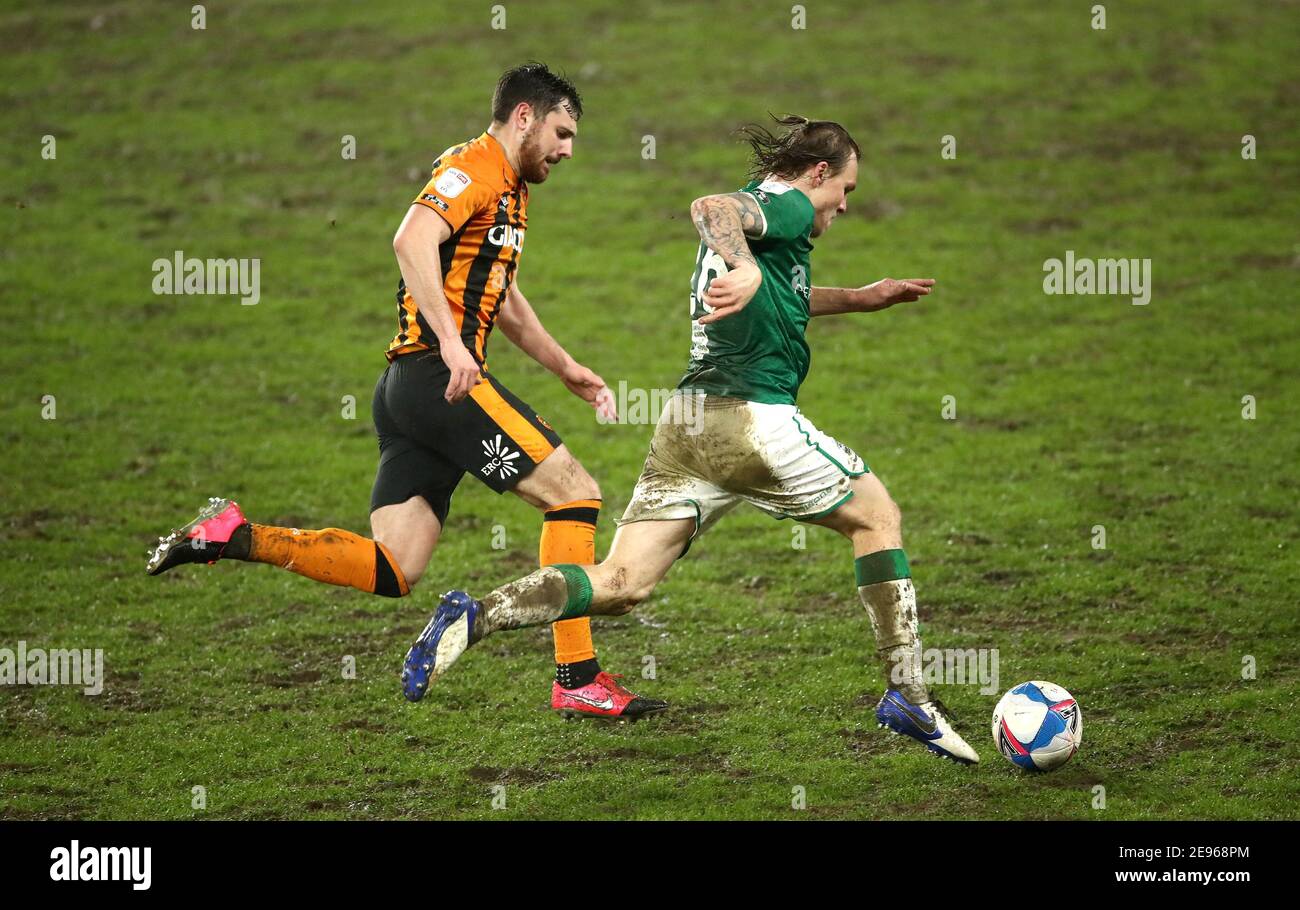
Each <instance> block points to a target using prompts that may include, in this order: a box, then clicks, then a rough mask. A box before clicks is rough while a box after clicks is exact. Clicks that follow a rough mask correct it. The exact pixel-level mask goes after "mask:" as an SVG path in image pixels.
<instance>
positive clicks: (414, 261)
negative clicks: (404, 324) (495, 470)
mask: <svg viewBox="0 0 1300 910" xmlns="http://www.w3.org/2000/svg"><path fill="white" fill-rule="evenodd" d="M450 236H451V226H450V225H448V224H447V222H445V221H443V220H442V218H441V217H439V216H438V215H437V214H436V213H435V212H434V211H433V210H432V209H429V208H428V207H426V206H423V205H412V206H411V207H410V208H409V209H407V212H406V217H405V218H403V219H402V224H401V226H400V227H398V229H397V234H396V235H394V237H393V252H394V253H396V254H397V265H398V267H399V268H401V270H402V280H403V281H405V282H406V289H407V290H408V291H410V292H411V297H413V298H414V299H415V305H416V306H417V307H419V308H420V315H421V316H423V317H424V321H425V322H427V323H429V327H430V328H432V329H433V332H434V334H435V335H437V336H438V350H439V353H440V354H441V355H442V361H443V363H445V364H447V369H448V370H450V371H451V379H450V381H448V383H447V390H446V392H444V393H443V397H444V398H446V399H447V401H449V402H451V403H452V404H455V403H456V402H458V401H460V400H461V399H462V398H464V397H465V396H466V395H468V394H469V390H470V389H472V388H474V386H476V385H478V384H479V383H480V382H482V380H483V374H482V373H481V372H480V371H479V366H478V361H477V360H475V359H474V355H473V354H471V353H470V352H469V350H468V349H467V348H466V347H465V345H464V343H463V342H462V341H461V340H460V333H459V332H458V331H457V330H456V321H455V320H454V319H452V317H451V307H450V306H449V305H448V304H447V298H446V297H445V296H444V295H443V293H442V268H441V266H440V265H439V264H438V247H440V246H441V245H442V243H443V241H445V240H446V239H447V238H448V237H450Z"/></svg>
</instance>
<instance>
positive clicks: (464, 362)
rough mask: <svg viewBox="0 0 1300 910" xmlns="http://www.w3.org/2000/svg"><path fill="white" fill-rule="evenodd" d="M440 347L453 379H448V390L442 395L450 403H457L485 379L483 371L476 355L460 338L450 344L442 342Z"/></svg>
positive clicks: (443, 359) (443, 360)
mask: <svg viewBox="0 0 1300 910" xmlns="http://www.w3.org/2000/svg"><path fill="white" fill-rule="evenodd" d="M438 349H439V352H440V353H441V354H442V362H443V363H445V364H446V365H447V369H448V370H450V371H451V379H449V380H448V381H447V391H446V392H444V393H443V395H442V397H443V398H445V399H447V402H448V404H455V403H456V402H458V401H461V400H463V399H464V398H465V396H466V395H468V394H469V393H470V390H471V389H473V388H474V386H476V385H478V384H479V383H480V382H482V381H483V371H482V370H481V369H480V368H479V365H478V361H477V360H475V359H474V355H473V354H471V353H470V352H469V349H468V348H466V347H465V345H463V344H461V343H460V339H459V338H457V339H455V340H453V341H452V342H451V343H449V344H440V345H439V346H438Z"/></svg>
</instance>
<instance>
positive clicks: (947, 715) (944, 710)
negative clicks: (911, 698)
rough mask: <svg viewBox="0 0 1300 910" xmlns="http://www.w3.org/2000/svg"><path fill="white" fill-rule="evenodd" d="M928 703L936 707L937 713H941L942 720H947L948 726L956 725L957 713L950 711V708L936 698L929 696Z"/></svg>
mask: <svg viewBox="0 0 1300 910" xmlns="http://www.w3.org/2000/svg"><path fill="white" fill-rule="evenodd" d="M930 704H932V705H934V707H935V708H936V709H938V711H939V713H940V714H942V715H943V717H944V720H946V721H948V725H949V726H950V727H954V728H955V727H956V726H957V715H956V714H953V713H952V709H951V708H949V707H948V706H947V705H945V704H944V703H943V702H941V701H939V699H937V698H931V699H930Z"/></svg>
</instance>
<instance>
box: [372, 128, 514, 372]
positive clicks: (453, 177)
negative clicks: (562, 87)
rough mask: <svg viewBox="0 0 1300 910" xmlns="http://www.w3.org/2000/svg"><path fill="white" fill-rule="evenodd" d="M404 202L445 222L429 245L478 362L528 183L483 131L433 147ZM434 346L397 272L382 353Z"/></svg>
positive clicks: (507, 277) (500, 296)
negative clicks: (427, 167) (428, 169)
mask: <svg viewBox="0 0 1300 910" xmlns="http://www.w3.org/2000/svg"><path fill="white" fill-rule="evenodd" d="M412 204H413V205H424V206H428V207H429V208H431V209H433V210H434V211H435V212H437V213H438V214H439V215H441V216H442V219H443V221H446V222H447V225H448V226H449V227H450V228H451V236H450V237H448V238H447V239H446V240H445V241H443V243H442V245H441V246H440V247H439V248H438V250H437V254H438V261H439V265H440V266H441V267H442V290H443V293H444V294H445V295H446V297H447V304H448V305H449V306H450V308H451V315H452V319H453V320H455V322H456V326H457V327H458V328H459V329H460V339H461V341H462V342H464V344H465V347H466V348H468V349H469V352H470V353H471V354H473V355H474V358H475V359H476V360H477V361H478V362H479V363H480V364H482V363H484V362H485V360H486V358H487V340H488V335H489V334H491V332H492V324H493V323H494V322H495V321H496V318H497V314H498V313H499V312H500V311H501V305H502V304H503V303H505V299H506V292H507V291H509V289H510V285H511V283H512V282H513V281H514V277H515V269H516V268H517V267H518V265H519V256H520V254H521V253H522V252H523V248H524V230H525V228H526V227H527V226H528V184H526V183H525V182H524V181H523V180H521V179H520V178H519V176H518V175H517V174H516V173H515V170H514V168H513V167H511V165H510V161H509V160H508V159H507V158H506V152H505V149H504V148H502V146H501V143H500V142H498V141H497V140H496V138H495V137H493V136H490V135H488V134H487V133H484V134H483V135H481V136H479V137H478V138H477V139H472V140H470V141H469V142H466V143H464V144H462V145H457V146H452V147H451V148H449V149H447V151H445V152H443V153H442V154H441V155H439V156H438V160H437V161H435V162H434V163H433V175H432V176H431V177H430V178H429V182H428V183H427V184H425V186H424V189H422V190H421V191H420V194H419V195H418V196H416V197H415V199H414V200H412ZM437 348H438V338H437V336H436V335H435V334H434V333H433V329H432V328H431V327H430V326H429V324H428V322H426V321H425V319H424V316H423V315H421V314H420V309H419V307H417V306H416V305H415V300H414V298H412V297H411V293H410V291H408V290H407V289H406V282H405V280H399V281H398V284H397V335H396V336H395V337H394V338H393V341H392V343H391V344H389V346H388V350H387V351H385V352H384V353H385V356H386V357H387V358H388V359H389V360H390V361H391V360H393V359H394V358H396V357H398V356H400V355H402V354H407V353H410V352H411V351H422V350H437Z"/></svg>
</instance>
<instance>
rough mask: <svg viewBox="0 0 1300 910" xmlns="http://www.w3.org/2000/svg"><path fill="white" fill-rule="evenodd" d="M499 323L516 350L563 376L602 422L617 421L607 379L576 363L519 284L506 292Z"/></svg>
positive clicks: (574, 392)
mask: <svg viewBox="0 0 1300 910" xmlns="http://www.w3.org/2000/svg"><path fill="white" fill-rule="evenodd" d="M496 324H497V325H498V326H499V327H500V329H501V332H502V334H504V335H505V336H506V337H507V338H509V339H510V341H511V343H512V344H514V346H515V347H517V348H519V350H521V351H523V352H524V353H525V354H527V355H528V356H529V357H531V358H533V360H536V361H537V362H538V363H540V364H541V365H542V366H544V367H546V369H548V370H550V371H551V372H552V373H554V374H555V375H556V376H558V377H560V381H561V382H563V383H564V385H565V387H566V388H568V390H569V391H570V392H572V393H573V394H574V395H577V396H578V397H579V398H581V399H582V400H583V401H585V402H587V403H588V404H590V405H591V406H592V407H593V408H595V409H596V413H597V415H599V416H600V417H601V419H603V420H606V421H609V422H612V421H615V420H617V419H618V411H617V409H616V408H615V406H614V395H613V393H612V392H610V390H609V388H608V387H607V386H606V385H605V380H603V379H601V378H600V377H599V376H598V375H596V374H595V373H594V372H592V371H591V370H590V369H588V368H587V367H584V366H583V365H582V364H580V363H578V362H577V361H576V360H574V359H573V358H572V357H571V356H570V355H569V352H568V351H566V350H565V349H564V348H563V347H562V346H561V345H560V343H559V342H558V341H556V340H555V339H554V338H553V337H551V333H550V332H548V331H546V327H545V326H544V325H542V321H541V320H540V319H539V318H537V312H536V311H535V310H534V309H533V307H532V304H530V303H529V302H528V298H527V297H525V296H524V295H523V292H522V291H520V290H519V285H518V284H512V285H511V286H510V290H509V291H508V292H507V293H506V300H505V304H504V305H503V306H502V307H501V313H500V315H498V316H497V322H496Z"/></svg>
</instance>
